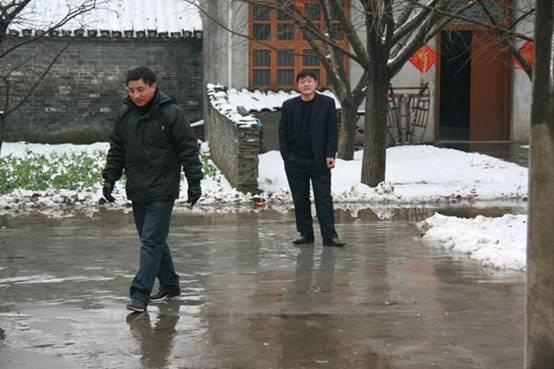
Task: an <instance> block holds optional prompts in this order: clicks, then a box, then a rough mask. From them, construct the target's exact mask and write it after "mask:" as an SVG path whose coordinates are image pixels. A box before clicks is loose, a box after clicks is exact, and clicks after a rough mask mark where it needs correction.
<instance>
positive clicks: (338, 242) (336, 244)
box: [323, 237, 346, 247]
mask: <svg viewBox="0 0 554 369" xmlns="http://www.w3.org/2000/svg"><path fill="white" fill-rule="evenodd" d="M344 245H346V242H343V241H341V240H339V239H338V238H336V237H335V238H333V239H331V240H329V241H323V246H333V247H343V246H344Z"/></svg>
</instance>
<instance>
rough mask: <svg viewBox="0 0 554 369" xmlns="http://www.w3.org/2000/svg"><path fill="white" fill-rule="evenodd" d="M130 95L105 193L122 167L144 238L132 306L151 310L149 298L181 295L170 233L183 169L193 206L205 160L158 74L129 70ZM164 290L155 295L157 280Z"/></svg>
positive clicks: (118, 129)
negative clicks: (162, 87) (161, 86)
mask: <svg viewBox="0 0 554 369" xmlns="http://www.w3.org/2000/svg"><path fill="white" fill-rule="evenodd" d="M127 90H128V98H127V99H126V101H125V104H124V105H123V107H122V108H121V110H120V112H119V115H118V118H117V120H116V123H115V127H114V130H113V133H112V135H111V136H110V149H109V151H108V155H107V159H106V167H105V169H104V171H103V172H102V176H103V177H104V188H103V194H104V198H105V199H106V200H107V201H110V202H113V201H115V199H114V198H113V196H112V191H113V188H114V183H115V182H116V181H117V180H118V179H119V178H120V177H121V175H122V174H123V172H125V175H126V177H127V184H126V192H127V198H128V199H129V200H131V201H132V204H133V217H134V220H135V225H136V227H137V231H138V234H139V237H140V240H141V248H140V261H139V270H138V272H137V274H136V275H135V278H134V279H133V282H132V284H131V288H130V295H131V302H130V303H129V304H128V305H127V309H129V310H131V311H135V312H143V311H146V306H147V304H148V303H149V302H159V301H163V300H165V299H167V298H169V297H174V296H178V295H180V294H181V288H180V285H179V276H178V275H177V273H176V272H175V267H174V265H173V259H172V257H171V252H170V251H169V246H168V244H167V237H168V235H169V224H170V221H171V213H172V210H173V204H174V202H175V199H177V198H178V197H179V187H180V182H181V169H182V168H184V170H185V176H186V178H187V182H188V202H189V203H190V204H191V206H193V205H194V204H195V203H196V202H197V201H198V199H199V198H200V196H201V195H202V191H201V188H200V180H201V179H202V177H203V174H202V164H201V162H200V159H199V157H198V154H199V150H198V142H197V139H196V136H195V135H194V132H193V131H192V128H191V127H190V125H189V123H188V121H187V119H186V117H185V114H184V112H183V110H182V109H181V108H180V107H179V106H177V104H175V102H174V101H173V100H172V99H170V98H169V97H168V96H167V95H166V94H164V93H163V92H162V91H160V90H158V87H157V84H156V75H155V74H154V73H153V72H152V71H151V70H150V69H148V68H146V67H140V68H137V69H133V70H131V71H130V72H129V73H128V74H127ZM156 278H158V280H159V282H160V289H159V291H158V292H157V293H156V294H155V295H152V296H150V293H151V292H152V288H153V286H154V282H155V279H156Z"/></svg>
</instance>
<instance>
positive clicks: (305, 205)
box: [285, 153, 337, 242]
mask: <svg viewBox="0 0 554 369" xmlns="http://www.w3.org/2000/svg"><path fill="white" fill-rule="evenodd" d="M285 172H286V174H287V180H288V182H289V187H290V192H291V194H292V200H293V201H294V210H295V215H296V229H297V230H298V232H300V234H301V235H302V236H304V238H308V239H313V238H314V229H313V223H312V207H311V201H310V181H311V182H312V188H313V190H314V200H315V208H316V213H317V220H318V221H319V228H320V230H321V237H322V238H323V241H324V242H325V241H330V240H332V239H333V238H336V237H337V232H336V231H335V215H334V213H333V198H332V197H331V170H330V169H327V168H325V170H320V169H318V168H316V166H315V163H314V160H313V159H312V158H304V157H301V156H298V155H295V154H293V153H290V154H289V156H288V158H287V160H286V162H285Z"/></svg>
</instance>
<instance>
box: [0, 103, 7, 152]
mask: <svg viewBox="0 0 554 369" xmlns="http://www.w3.org/2000/svg"><path fill="white" fill-rule="evenodd" d="M5 126H6V115H5V114H4V112H0V155H1V154H2V144H3V143H4V127H5Z"/></svg>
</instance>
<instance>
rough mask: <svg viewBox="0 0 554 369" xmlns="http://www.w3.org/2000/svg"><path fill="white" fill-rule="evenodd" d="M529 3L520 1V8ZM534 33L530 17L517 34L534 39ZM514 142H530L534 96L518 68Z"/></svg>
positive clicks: (514, 86)
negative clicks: (532, 99)
mask: <svg viewBox="0 0 554 369" xmlns="http://www.w3.org/2000/svg"><path fill="white" fill-rule="evenodd" d="M527 3H529V1H528V0H518V4H519V6H520V7H525V5H526V4H527ZM520 15H521V11H520V12H516V13H515V14H514V19H517V18H519V17H520ZM533 31H534V18H533V17H530V18H529V20H527V21H525V22H522V23H520V24H519V25H518V27H517V28H516V32H519V33H522V34H525V35H526V36H529V37H533ZM522 44H523V41H519V42H518V43H517V45H518V47H519V46H521V45H522ZM512 77H513V80H512V81H513V82H512V124H511V132H512V137H511V138H512V140H513V141H517V142H528V141H529V135H530V129H531V97H532V96H531V95H532V83H531V80H530V79H529V77H528V76H527V74H526V73H525V72H524V71H523V70H521V69H520V68H518V67H517V66H515V64H514V66H513V71H512Z"/></svg>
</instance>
